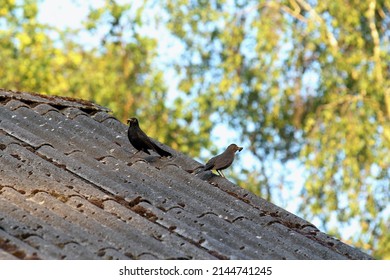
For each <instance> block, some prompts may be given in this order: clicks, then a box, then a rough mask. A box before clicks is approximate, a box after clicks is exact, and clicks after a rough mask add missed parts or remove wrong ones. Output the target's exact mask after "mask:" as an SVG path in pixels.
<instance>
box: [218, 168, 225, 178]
mask: <svg viewBox="0 0 390 280" xmlns="http://www.w3.org/2000/svg"><path fill="white" fill-rule="evenodd" d="M217 172H218V174H219V175H220V176H221V177H223V178H226V177H225V175H223V173H222V170H217Z"/></svg>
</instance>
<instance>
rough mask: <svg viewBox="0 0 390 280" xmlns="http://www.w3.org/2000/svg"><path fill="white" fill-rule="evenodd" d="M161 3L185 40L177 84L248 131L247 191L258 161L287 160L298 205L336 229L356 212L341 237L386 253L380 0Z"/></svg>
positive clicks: (386, 93) (388, 22) (384, 22)
mask: <svg viewBox="0 0 390 280" xmlns="http://www.w3.org/2000/svg"><path fill="white" fill-rule="evenodd" d="M165 8H166V11H167V12H168V14H169V19H168V21H167V26H168V27H169V28H170V30H171V31H172V32H173V34H175V36H177V38H180V40H181V42H182V43H183V44H184V46H185V47H184V49H185V50H186V51H185V52H184V54H183V57H182V59H181V61H182V63H180V64H179V65H178V66H177V68H178V69H180V71H181V72H184V73H185V79H183V80H182V82H181V89H182V90H183V91H184V92H186V93H187V94H188V96H189V98H193V99H194V100H196V101H197V102H198V104H199V106H198V110H199V111H200V112H203V111H206V114H207V113H209V112H217V114H218V116H222V117H223V119H224V120H226V121H227V122H228V123H229V124H230V125H231V127H234V129H235V130H236V131H237V134H238V135H241V140H242V141H243V142H246V143H248V145H249V146H250V150H251V152H252V154H253V156H254V157H256V158H257V160H258V162H259V166H260V168H257V170H256V172H257V173H258V178H259V179H258V180H257V183H258V188H259V190H258V192H259V193H260V194H262V195H263V196H267V197H268V198H271V189H272V187H273V186H272V185H271V184H272V183H271V181H270V180H267V178H268V177H269V176H268V174H269V173H275V170H273V169H272V165H270V162H275V161H278V162H280V163H281V164H285V163H286V162H288V161H292V160H299V161H300V162H301V163H302V165H304V166H305V171H306V174H307V176H306V183H305V188H304V189H303V190H302V197H303V203H302V205H301V208H300V210H301V211H302V213H303V214H304V215H305V216H306V217H307V218H308V219H309V220H310V219H313V218H314V217H316V218H319V219H320V220H321V221H322V225H323V227H324V228H325V229H326V228H327V226H328V225H329V224H330V221H331V220H336V221H337V223H336V226H335V227H333V228H330V229H328V231H330V232H331V233H333V234H336V235H338V236H340V231H339V228H340V226H342V225H345V224H347V223H350V222H352V221H355V222H356V221H358V223H359V225H360V229H361V230H360V231H359V232H357V233H356V235H355V236H354V238H353V239H352V240H351V242H353V243H354V244H355V245H356V246H358V247H361V248H363V249H365V250H367V251H369V252H372V253H373V254H374V256H376V257H384V258H389V257H390V250H389V245H388V240H389V234H390V233H389V231H388V228H389V226H390V218H389V216H388V212H389V206H388V205H389V198H390V196H389V193H390V183H389V179H390V153H389V148H390V122H389V119H390V79H389V66H388V61H390V51H389V49H390V48H389V39H388V38H390V36H389V30H390V29H389V27H390V1H386V0H383V1H374V0H370V1H310V0H307V1H306V0H289V1H283V0H279V1H251V0H242V1H217V0H215V1H203V0H194V1H183V0H181V1H171V0H167V1H166V2H165ZM203 104H207V106H205V107H204V106H203ZM253 171H255V170H246V171H245V172H246V173H249V174H251V173H252V172H253ZM250 178H251V183H252V184H254V183H256V178H254V177H253V176H251V177H250ZM264 183H266V184H267V186H268V188H265V189H264V188H263V187H262V186H263V184H264ZM276 184H277V183H276ZM386 213H387V214H386ZM380 244H382V246H383V244H387V245H385V246H384V247H380V246H379V245H380Z"/></svg>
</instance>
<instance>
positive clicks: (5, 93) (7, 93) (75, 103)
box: [0, 88, 111, 112]
mask: <svg viewBox="0 0 390 280" xmlns="http://www.w3.org/2000/svg"><path fill="white" fill-rule="evenodd" d="M11 99H16V100H19V101H22V102H24V103H27V104H37V105H38V104H49V105H51V106H53V107H55V108H57V109H64V108H66V107H74V108H79V109H83V110H84V111H103V112H110V111H111V110H110V109H108V108H106V107H103V106H100V105H97V104H95V103H93V102H91V101H87V100H84V99H79V98H73V97H65V96H55V95H43V94H39V93H36V92H22V91H15V90H9V89H4V88H0V102H3V101H4V100H6V101H9V100H11Z"/></svg>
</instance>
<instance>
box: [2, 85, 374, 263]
mask: <svg viewBox="0 0 390 280" xmlns="http://www.w3.org/2000/svg"><path fill="white" fill-rule="evenodd" d="M0 105H1V106H0V259H369V258H370V256H368V255H366V254H364V253H362V252H361V251H359V250H358V249H355V248H352V247H350V246H348V245H346V244H344V243H342V242H341V241H339V240H336V239H334V238H332V237H330V236H328V235H326V234H325V233H323V232H320V231H319V230H318V229H317V228H316V227H314V226H313V225H312V224H310V223H309V222H307V221H305V220H302V219H300V218H298V217H297V216H295V215H293V214H291V213H289V212H287V211H285V210H283V209H281V208H279V207H277V206H275V205H273V204H271V203H269V202H267V201H265V200H264V199H262V198H259V197H256V196H254V195H253V194H251V193H249V192H248V191H246V190H244V189H242V188H240V187H239V186H236V185H234V184H233V183H231V182H229V181H228V180H226V179H224V178H221V177H219V176H216V175H213V174H212V173H210V172H206V173H204V174H203V175H197V176H195V175H193V174H189V173H187V172H186V171H185V169H190V168H194V167H196V166H198V165H199V163H198V162H196V161H194V160H193V159H191V158H189V157H187V156H186V155H183V154H181V153H180V152H178V151H175V150H172V149H170V148H169V147H166V146H164V148H165V149H167V150H168V151H170V152H171V153H172V154H174V157H173V158H169V159H166V158H159V157H158V156H154V155H153V156H147V155H146V154H142V153H140V154H138V155H141V156H142V157H143V158H144V159H141V158H131V156H132V154H133V153H134V152H135V150H134V148H133V147H132V146H131V144H130V143H129V141H128V139H127V135H126V132H127V126H126V125H124V124H122V123H121V122H119V121H118V120H117V119H115V118H114V117H113V116H112V115H110V114H109V111H108V110H107V109H106V108H103V107H101V106H98V105H95V104H92V103H90V102H86V101H80V100H74V99H67V98H60V97H47V96H41V95H37V94H29V93H18V92H11V91H5V90H0ZM141 123H143V124H144V125H143V127H147V125H146V123H147V120H141Z"/></svg>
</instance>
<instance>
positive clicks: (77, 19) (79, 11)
mask: <svg viewBox="0 0 390 280" xmlns="http://www.w3.org/2000/svg"><path fill="white" fill-rule="evenodd" d="M91 3H93V5H94V7H96V6H102V5H103V4H104V1H103V0H94V1H75V0H62V1H53V0H43V1H42V2H41V4H40V9H39V11H40V12H39V16H38V19H39V21H40V22H42V23H47V24H49V25H52V26H56V27H58V28H61V29H64V28H72V29H75V28H80V27H82V21H83V19H85V18H86V16H87V14H88V10H89V5H90V4H91ZM145 32H147V34H149V35H150V36H151V37H154V38H156V39H158V41H159V42H160V45H159V53H160V59H162V62H166V61H164V60H170V59H172V60H173V59H177V57H178V53H180V51H181V48H182V46H181V45H180V44H179V43H178V42H175V41H174V39H173V38H172V37H171V36H170V35H169V33H168V32H167V30H165V29H164V28H162V27H152V28H149V29H148V28H146V30H145ZM80 35H81V36H80V40H81V42H83V43H85V45H91V46H93V45H97V44H98V42H99V36H90V35H88V34H83V33H81V34H80ZM162 64H164V63H162ZM164 72H165V75H166V79H167V80H169V81H170V83H169V85H170V87H169V89H168V91H169V92H168V96H169V98H170V99H171V100H173V99H174V98H175V96H177V94H179V93H178V92H177V90H176V88H177V84H178V79H177V78H176V76H175V73H174V72H173V71H169V69H168V70H167V71H164ZM211 137H212V138H213V142H215V143H218V147H221V148H220V152H222V151H223V150H224V148H225V147H227V146H228V145H229V144H230V143H232V142H235V143H236V144H238V145H239V146H240V143H238V142H237V141H238V139H239V137H238V135H236V134H235V132H234V131H233V130H230V129H228V128H227V126H226V125H224V124H220V125H218V126H217V127H215V128H214V131H213V135H212V136H211ZM206 156H207V152H206ZM209 156H212V155H209ZM237 157H238V158H239V159H236V162H235V163H236V165H237V164H243V163H245V164H247V165H254V166H256V164H257V162H256V161H255V160H254V159H253V157H252V156H251V155H250V153H249V151H245V146H244V150H243V151H242V152H241V153H239V154H238V155H237ZM275 164H276V165H275V170H276V171H277V170H278V169H279V170H282V169H283V168H282V166H277V163H275ZM287 169H288V170H290V174H289V175H288V176H287V178H286V179H287V180H288V181H290V182H292V188H289V189H288V191H284V192H283V191H277V192H275V194H277V195H278V196H274V201H275V203H276V204H278V201H279V202H280V203H279V204H278V205H279V206H281V207H283V208H285V209H286V210H288V211H290V212H292V213H295V214H297V215H298V216H299V213H297V212H298V205H299V204H300V203H301V198H300V191H301V188H302V186H303V184H304V179H305V178H304V169H303V167H301V166H300V165H299V164H298V163H294V162H290V163H289V166H287ZM225 174H227V175H228V172H225ZM275 176H277V174H276V175H275ZM281 204H283V205H281ZM311 222H312V223H313V224H314V225H316V226H318V227H319V228H320V229H321V225H320V224H319V220H318V221H316V220H313V221H311ZM356 226H358V225H357V224H356V223H353V222H352V224H351V225H350V226H348V227H347V228H346V229H345V230H344V232H343V237H344V238H345V239H349V238H350V237H351V236H353V234H354V232H355V231H356ZM322 230H323V229H322Z"/></svg>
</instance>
